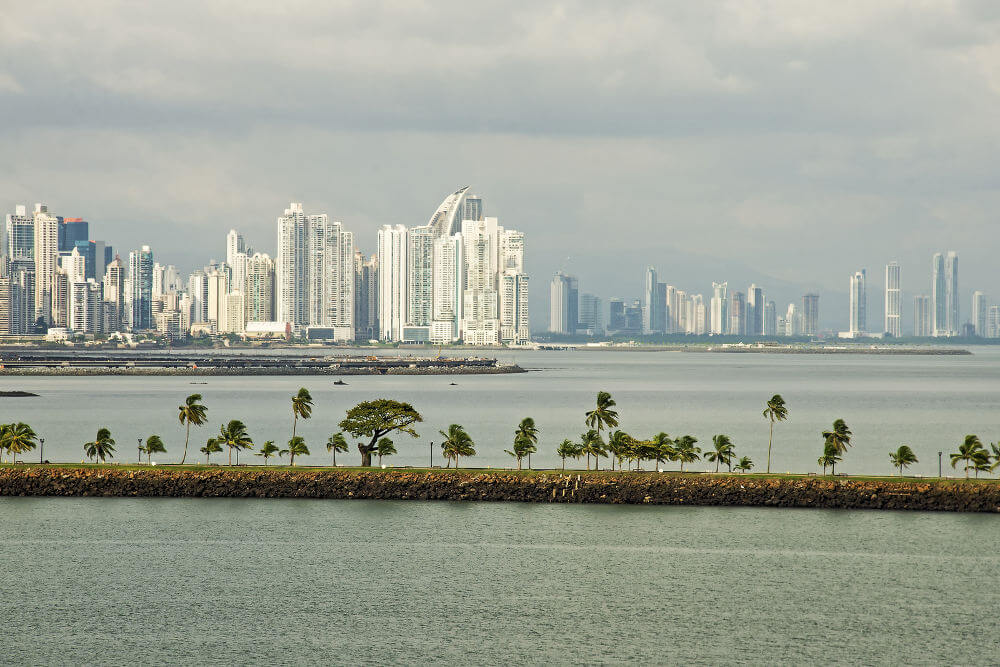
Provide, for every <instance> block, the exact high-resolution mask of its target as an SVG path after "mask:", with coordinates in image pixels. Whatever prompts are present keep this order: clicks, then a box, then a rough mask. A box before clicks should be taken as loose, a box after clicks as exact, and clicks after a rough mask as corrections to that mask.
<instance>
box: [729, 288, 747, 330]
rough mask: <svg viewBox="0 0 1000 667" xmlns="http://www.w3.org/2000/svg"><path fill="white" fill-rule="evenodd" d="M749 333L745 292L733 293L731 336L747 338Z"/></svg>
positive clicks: (731, 301) (730, 320) (730, 316)
mask: <svg viewBox="0 0 1000 667" xmlns="http://www.w3.org/2000/svg"><path fill="white" fill-rule="evenodd" d="M746 333H747V298H746V295H745V294H743V292H733V294H732V296H731V297H730V299H729V335H730V336H745V335H746Z"/></svg>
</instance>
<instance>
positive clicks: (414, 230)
mask: <svg viewBox="0 0 1000 667" xmlns="http://www.w3.org/2000/svg"><path fill="white" fill-rule="evenodd" d="M442 238H444V237H442ZM406 286H407V303H406V324H407V329H408V330H409V331H410V334H409V335H408V336H405V338H412V339H414V340H419V339H422V340H429V339H430V326H431V321H432V320H433V319H434V236H433V228H432V227H431V226H430V225H424V226H422V227H410V229H409V230H407V235H406ZM418 332H419V333H418Z"/></svg>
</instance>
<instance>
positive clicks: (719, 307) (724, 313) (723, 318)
mask: <svg viewBox="0 0 1000 667" xmlns="http://www.w3.org/2000/svg"><path fill="white" fill-rule="evenodd" d="M727 290H728V283H712V298H711V300H710V301H709V304H710V310H711V317H710V318H709V319H710V323H709V332H710V333H712V334H713V335H716V336H718V335H722V334H727V333H729V297H728V294H727Z"/></svg>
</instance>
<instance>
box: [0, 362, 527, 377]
mask: <svg viewBox="0 0 1000 667" xmlns="http://www.w3.org/2000/svg"><path fill="white" fill-rule="evenodd" d="M527 372H528V371H527V369H524V368H522V367H521V366H517V365H511V366H495V367H473V366H453V367H418V368H408V367H394V368H371V369H364V368H328V367H323V368H315V367H314V368H310V367H305V366H289V367H285V368H184V367H180V368H167V367H141V366H139V367H134V368H111V367H97V368H72V367H71V368H4V369H2V370H0V377H60V376H69V377H74V376H78V377H89V376H109V375H117V376H177V377H185V376H187V377H220V376H269V375H270V376H282V375H318V376H330V377H340V376H348V375H507V374H511V373H527Z"/></svg>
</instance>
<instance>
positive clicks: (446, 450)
mask: <svg viewBox="0 0 1000 667" xmlns="http://www.w3.org/2000/svg"><path fill="white" fill-rule="evenodd" d="M438 433H440V434H441V436H442V437H443V438H444V442H442V443H441V452H442V453H443V454H444V457H445V458H446V459H448V465H447V466H445V467H448V466H450V465H451V462H452V460H454V461H455V470H458V462H459V459H461V458H462V457H463V456H475V455H476V449H475V445H476V443H475V442H473V441H472V437H471V436H470V435H469V434H468V433H466V432H465V429H464V428H462V426H461V425H460V424H452V425H451V426H449V427H448V431H447V432H445V431H438Z"/></svg>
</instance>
